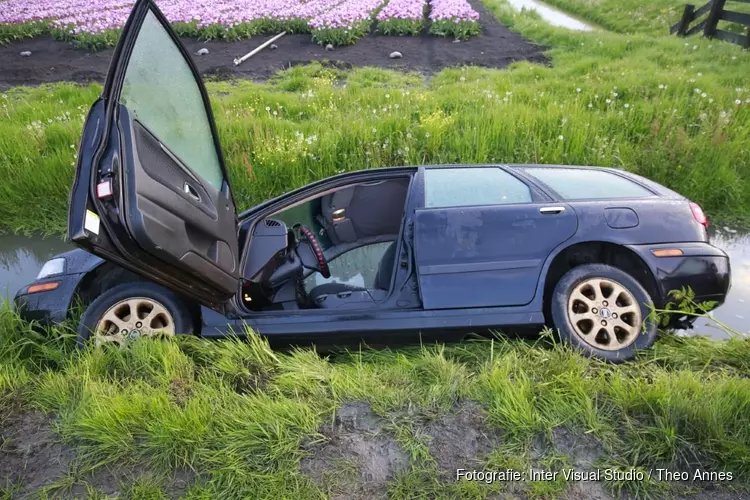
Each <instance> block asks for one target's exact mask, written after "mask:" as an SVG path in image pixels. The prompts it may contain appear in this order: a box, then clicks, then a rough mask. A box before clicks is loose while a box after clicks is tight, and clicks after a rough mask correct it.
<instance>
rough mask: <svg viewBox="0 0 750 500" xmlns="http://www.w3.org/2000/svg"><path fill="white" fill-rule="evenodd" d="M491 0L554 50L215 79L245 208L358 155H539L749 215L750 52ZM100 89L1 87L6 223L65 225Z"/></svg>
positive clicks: (511, 158)
mask: <svg viewBox="0 0 750 500" xmlns="http://www.w3.org/2000/svg"><path fill="white" fill-rule="evenodd" d="M490 6H491V7H493V8H494V10H495V11H496V12H497V13H498V14H499V15H500V16H501V17H502V18H503V19H504V20H505V21H506V22H507V23H509V24H513V27H514V29H518V30H520V31H521V32H522V33H523V34H524V35H526V36H527V37H529V38H532V39H533V40H536V41H537V42H539V43H542V44H544V45H546V46H549V47H554V48H552V49H550V51H549V55H550V57H551V60H552V65H551V66H547V65H540V64H531V63H516V64H514V65H513V66H512V67H511V68H509V69H507V70H502V71H500V70H489V69H480V68H456V69H446V70H443V71H441V72H440V73H438V74H437V75H435V76H434V77H433V78H432V79H430V80H429V83H425V81H424V79H423V78H422V77H420V76H418V75H410V74H402V73H396V72H390V71H385V70H380V69H375V68H364V69H355V70H352V71H348V72H342V71H338V70H333V69H329V68H326V67H323V66H321V65H319V64H314V65H311V66H308V67H296V68H293V69H291V70H288V71H285V72H283V73H281V74H279V76H278V77H276V78H275V79H274V80H273V81H272V82H271V83H269V84H257V83H250V82H244V81H243V82H240V81H238V82H209V85H208V88H209V92H210V94H211V96H212V100H213V105H214V110H215V114H216V119H217V124H218V129H219V134H220V136H221V141H222V144H223V148H224V151H225V156H226V159H227V163H228V165H229V169H230V175H231V180H232V184H233V187H234V192H235V197H236V198H237V200H238V204H239V206H240V208H248V207H250V206H253V205H254V204H257V203H258V202H260V201H262V200H265V199H267V198H269V197H271V196H274V195H278V194H281V193H283V192H285V191H287V190H290V189H292V188H294V187H298V186H301V185H304V184H306V183H308V182H311V181H313V180H316V179H320V178H322V177H326V176H329V175H332V174H335V173H337V172H343V171H348V170H355V169H361V168H371V167H379V166H395V165H404V164H426V163H449V162H466V163H474V162H480V163H481V162H519V163H526V162H530V163H537V162H538V163H570V164H592V165H603V166H617V167H624V168H626V169H628V170H631V171H634V172H637V173H640V174H643V175H645V176H647V177H650V178H652V179H653V180H655V181H657V182H660V183H663V184H665V185H666V186H668V187H670V188H672V189H675V190H677V191H679V192H680V193H682V194H684V195H685V196H688V197H689V198H691V199H693V200H695V201H697V202H699V203H701V204H702V205H703V206H704V208H705V209H706V210H707V211H708V212H709V214H711V215H717V214H718V215H722V216H737V217H741V218H742V217H744V218H747V215H746V214H747V213H748V210H750V183H749V181H748V179H749V178H750V149H749V148H748V147H747V144H746V138H747V136H748V133H749V132H750V102H748V100H750V87H748V86H747V84H746V75H747V73H748V71H749V70H750V54H748V53H747V52H744V51H742V50H741V49H740V48H739V47H737V46H735V45H731V44H727V43H720V42H711V41H707V40H702V39H698V38H696V39H693V40H689V41H686V40H683V39H679V38H676V37H651V36H646V35H632V36H623V35H618V34H608V33H604V32H597V33H571V32H566V31H564V30H558V29H554V28H550V27H548V26H547V25H545V24H544V23H543V22H541V21H539V20H537V19H535V18H534V16H533V15H517V16H512V15H511V14H510V10H509V9H508V8H507V6H506V5H504V4H502V3H500V2H493V3H490ZM99 91H100V87H99V86H98V85H92V86H89V87H79V86H75V85H71V84H59V85H51V86H46V87H40V88H27V89H20V88H17V89H12V90H9V91H6V92H5V93H3V94H2V95H0V178H2V179H3V180H4V182H3V183H2V184H1V185H0V213H3V214H4V216H3V218H2V221H1V222H0V225H1V226H2V229H3V230H13V231H21V232H30V231H36V230H41V231H45V232H61V231H63V230H64V228H65V217H66V205H67V200H68V192H69V188H70V185H71V182H72V178H73V171H74V167H73V162H74V154H75V151H76V148H77V145H78V137H79V134H80V130H81V126H82V121H83V118H84V115H85V113H86V111H87V108H88V106H89V104H90V103H91V102H92V101H93V100H94V99H95V97H96V95H97V94H98V92H99ZM738 102H739V103H740V104H737V103H738ZM30 204H33V206H34V210H29V209H28V207H29V205H30Z"/></svg>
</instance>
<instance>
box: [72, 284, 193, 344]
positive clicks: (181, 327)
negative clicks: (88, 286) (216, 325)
mask: <svg viewBox="0 0 750 500" xmlns="http://www.w3.org/2000/svg"><path fill="white" fill-rule="evenodd" d="M193 331H194V325H193V319H192V317H191V314H190V310H189V308H188V306H187V304H186V303H185V301H183V300H182V299H180V298H179V297H178V296H177V295H175V294H174V293H172V292H171V291H170V290H167V289H166V288H164V287H162V286H159V285H157V284H155V283H147V282H146V283H144V282H131V283H123V284H121V285H117V286H115V287H113V288H110V289H108V290H107V291H105V292H104V293H103V294H102V295H100V296H99V297H98V298H96V299H95V300H94V301H93V302H91V304H89V306H88V308H87V309H86V311H85V312H84V314H83V316H82V317H81V322H80V324H79V325H78V337H77V340H76V341H77V343H78V346H79V347H83V346H85V345H86V342H87V341H88V340H89V339H92V340H93V341H94V343H95V344H96V345H101V344H103V343H107V342H114V343H117V344H119V345H121V346H122V345H124V344H125V343H126V342H127V341H129V340H133V339H136V338H139V337H153V336H157V335H180V334H192V333H193ZM92 337H93V338H92Z"/></svg>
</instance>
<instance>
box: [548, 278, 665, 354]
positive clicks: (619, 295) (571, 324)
mask: <svg viewBox="0 0 750 500" xmlns="http://www.w3.org/2000/svg"><path fill="white" fill-rule="evenodd" d="M652 306H653V299H652V298H651V296H650V295H649V294H648V292H647V291H646V290H645V289H644V288H643V286H642V285H641V284H640V283H638V281H637V280H636V279H635V278H633V277H632V276H630V275H629V274H628V273H626V272H624V271H622V270H620V269H617V268H615V267H612V266H607V265H604V264H587V265H583V266H578V267H574V268H573V269H571V270H570V271H568V272H567V273H566V274H565V275H564V276H563V277H562V278H561V279H560V281H559V282H558V283H557V285H556V286H555V290H554V292H553V294H552V299H551V307H550V309H551V312H552V321H553V323H554V325H555V328H556V329H557V330H558V331H559V332H560V338H561V339H562V340H564V341H566V342H568V343H570V344H571V345H572V346H573V347H575V348H577V349H579V350H581V351H583V353H584V354H585V355H587V356H594V357H598V358H601V359H604V360H606V361H609V362H612V363H621V362H623V361H627V360H629V359H632V358H633V357H635V355H636V353H637V352H638V351H639V350H642V349H648V348H649V347H651V346H652V345H653V343H654V341H655V340H656V335H657V333H658V324H657V321H656V320H655V319H654V317H653V314H651V311H652Z"/></svg>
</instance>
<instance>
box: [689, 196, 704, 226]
mask: <svg viewBox="0 0 750 500" xmlns="http://www.w3.org/2000/svg"><path fill="white" fill-rule="evenodd" d="M690 211H691V212H693V218H694V219H695V220H696V221H698V224H700V225H701V226H703V227H705V228H707V227H708V217H706V214H705V213H703V209H702V208H701V206H700V205H698V204H697V203H693V202H692V201H691V202H690Z"/></svg>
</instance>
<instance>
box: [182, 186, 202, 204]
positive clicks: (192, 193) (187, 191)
mask: <svg viewBox="0 0 750 500" xmlns="http://www.w3.org/2000/svg"><path fill="white" fill-rule="evenodd" d="M183 190H184V191H185V194H187V195H188V196H190V197H191V198H193V199H194V200H195V201H201V196H200V195H199V194H198V191H197V190H196V189H195V188H194V187H193V186H191V185H190V184H188V183H187V182H186V183H185V185H184V186H183Z"/></svg>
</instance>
